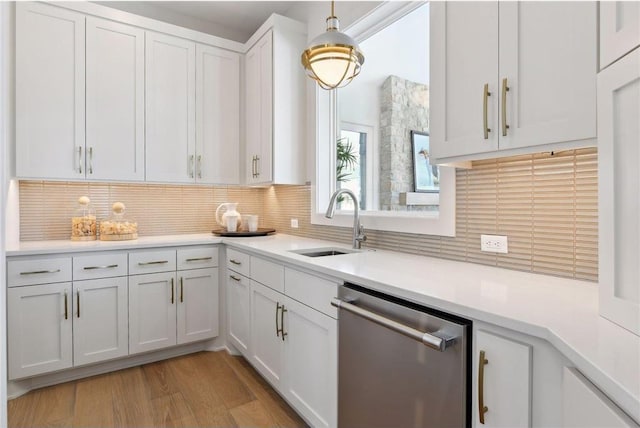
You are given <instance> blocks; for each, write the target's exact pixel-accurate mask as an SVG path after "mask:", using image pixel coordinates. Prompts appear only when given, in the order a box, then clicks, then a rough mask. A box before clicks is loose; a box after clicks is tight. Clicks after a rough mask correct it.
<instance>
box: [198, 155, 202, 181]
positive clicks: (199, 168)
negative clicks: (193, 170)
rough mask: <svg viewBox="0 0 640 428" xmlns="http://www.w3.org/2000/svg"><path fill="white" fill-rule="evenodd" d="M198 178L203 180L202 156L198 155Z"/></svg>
mask: <svg viewBox="0 0 640 428" xmlns="http://www.w3.org/2000/svg"><path fill="white" fill-rule="evenodd" d="M198 178H202V155H198Z"/></svg>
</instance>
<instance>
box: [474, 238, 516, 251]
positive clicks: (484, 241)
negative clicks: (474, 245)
mask: <svg viewBox="0 0 640 428" xmlns="http://www.w3.org/2000/svg"><path fill="white" fill-rule="evenodd" d="M480 251H485V252H488V253H503V254H506V253H508V252H509V244H508V242H507V237H506V236H502V235H480Z"/></svg>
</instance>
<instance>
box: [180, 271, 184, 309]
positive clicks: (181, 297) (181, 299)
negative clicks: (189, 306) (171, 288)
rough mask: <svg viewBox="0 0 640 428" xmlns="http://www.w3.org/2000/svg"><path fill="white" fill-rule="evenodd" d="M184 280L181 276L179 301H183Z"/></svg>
mask: <svg viewBox="0 0 640 428" xmlns="http://www.w3.org/2000/svg"><path fill="white" fill-rule="evenodd" d="M183 295H184V280H183V278H182V277H180V303H183V302H184V297H183Z"/></svg>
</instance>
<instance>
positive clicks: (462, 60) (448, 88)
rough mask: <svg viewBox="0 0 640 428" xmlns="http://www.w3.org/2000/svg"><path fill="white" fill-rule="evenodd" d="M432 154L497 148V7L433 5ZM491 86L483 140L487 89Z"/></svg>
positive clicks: (459, 3)
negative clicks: (485, 92) (488, 130)
mask: <svg viewBox="0 0 640 428" xmlns="http://www.w3.org/2000/svg"><path fill="white" fill-rule="evenodd" d="M430 13H431V20H430V22H431V32H430V39H431V69H430V73H431V81H432V82H433V84H432V85H430V91H431V95H430V98H431V106H432V107H431V108H430V130H431V150H432V154H433V156H434V157H435V158H443V157H450V156H458V155H466V154H474V153H483V152H489V151H494V150H497V149H498V129H497V126H498V120H497V119H498V94H499V91H498V86H497V85H498V83H497V76H498V26H497V22H498V2H434V3H431V12H430ZM485 84H488V85H489V92H490V94H491V95H490V96H489V97H487V120H488V127H489V128H490V129H491V132H489V133H488V138H487V139H485V138H484V132H483V88H484V85H485Z"/></svg>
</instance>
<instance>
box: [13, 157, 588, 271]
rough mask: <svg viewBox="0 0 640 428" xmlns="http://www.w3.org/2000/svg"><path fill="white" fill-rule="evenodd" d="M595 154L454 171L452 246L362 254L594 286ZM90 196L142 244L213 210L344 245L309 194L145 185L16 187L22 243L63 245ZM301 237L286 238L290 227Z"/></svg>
mask: <svg viewBox="0 0 640 428" xmlns="http://www.w3.org/2000/svg"><path fill="white" fill-rule="evenodd" d="M597 164H598V162H597V152H596V149H595V148H590V149H581V150H570V151H566V152H560V153H556V154H555V155H553V156H552V155H550V154H548V153H541V154H534V155H523V156H516V157H510V158H502V159H490V160H483V161H478V162H473V168H472V169H469V170H462V169H460V170H458V171H457V189H456V194H457V196H456V198H457V201H456V203H457V213H456V237H455V238H447V237H439V236H428V235H413V234H408V233H395V232H383V231H373V230H368V231H367V237H368V241H367V242H366V246H368V247H371V248H379V249H385V250H392V251H401V252H406V253H412V254H420V255H425V256H434V257H442V258H447V259H452V260H459V261H465V262H472V263H480V264H485V265H490V266H498V267H503V268H508V269H516V270H523V271H528V272H535V273H544V274H551V275H558V276H562V277H567V278H577V279H585V280H590V281H597V279H598V189H597V181H598V180H597V168H598V165H597ZM83 194H88V195H89V196H90V197H91V198H92V200H93V203H94V205H95V207H96V208H97V211H98V217H99V218H104V217H105V216H106V215H108V212H109V205H110V204H111V203H112V202H115V201H116V200H118V201H122V202H124V203H125V204H126V205H127V206H128V213H129V214H130V215H131V217H134V218H135V219H136V220H137V221H138V223H139V224H140V226H139V229H140V235H143V236H144V235H162V234H175V233H196V232H201V233H206V232H209V231H210V230H211V229H213V228H214V227H215V224H214V220H213V215H214V211H215V208H216V207H217V205H218V204H219V203H221V202H225V201H230V202H239V203H240V205H239V206H238V211H240V212H241V213H243V214H250V213H251V214H258V215H260V219H261V220H260V227H265V226H268V227H274V228H275V229H276V230H278V231H279V232H281V233H288V234H293V235H301V236H308V237H313V238H318V239H326V240H332V241H338V242H343V243H345V244H349V243H350V242H351V231H350V230H349V229H346V228H338V227H331V226H318V225H311V223H310V214H311V199H310V198H311V188H310V186H273V187H270V188H268V189H251V188H234V187H197V186H160V185H143V184H131V185H126V184H117V185H116V184H112V185H109V184H100V183H91V184H87V183H64V182H63V183H53V182H39V181H36V182H21V183H20V208H21V239H22V240H38V239H68V237H69V233H70V225H69V223H70V220H69V219H70V216H71V212H72V210H73V208H74V206H75V200H76V199H77V198H78V197H79V196H81V195H83ZM291 218H297V219H298V222H299V228H297V229H292V228H291V226H290V219H291ZM483 233H485V234H486V233H489V234H504V235H507V236H508V237H509V253H508V254H491V253H482V252H480V250H479V249H480V234H483Z"/></svg>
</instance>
